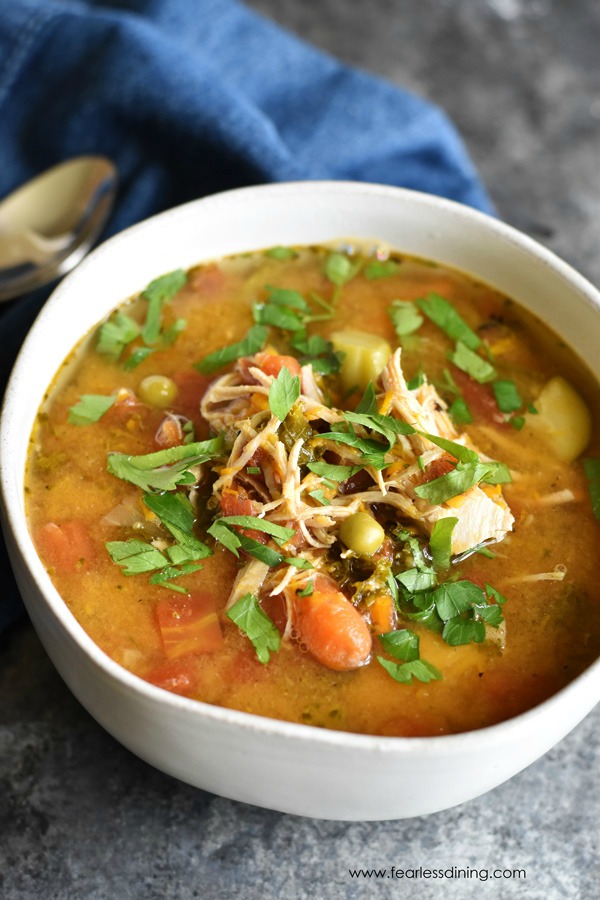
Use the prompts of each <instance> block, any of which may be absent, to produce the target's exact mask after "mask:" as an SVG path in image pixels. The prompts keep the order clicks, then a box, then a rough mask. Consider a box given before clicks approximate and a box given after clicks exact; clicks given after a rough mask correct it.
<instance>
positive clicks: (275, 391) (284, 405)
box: [269, 366, 300, 422]
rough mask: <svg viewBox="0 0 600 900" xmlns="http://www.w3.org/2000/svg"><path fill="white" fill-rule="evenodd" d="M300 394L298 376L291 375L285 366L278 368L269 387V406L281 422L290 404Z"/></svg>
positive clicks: (292, 403)
mask: <svg viewBox="0 0 600 900" xmlns="http://www.w3.org/2000/svg"><path fill="white" fill-rule="evenodd" d="M299 396H300V377H299V376H298V375H291V374H290V372H289V371H288V369H286V367H285V366H282V367H281V369H280V370H279V374H278V375H277V378H274V379H273V381H272V382H271V387H270V388H269V406H270V408H271V412H272V413H273V415H274V416H276V417H277V418H278V419H279V421H280V422H283V420H284V419H285V417H286V416H287V414H288V413H289V411H290V410H291V408H292V406H293V405H294V403H295V402H296V400H297V399H298V397H299Z"/></svg>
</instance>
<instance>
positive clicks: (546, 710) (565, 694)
mask: <svg viewBox="0 0 600 900" xmlns="http://www.w3.org/2000/svg"><path fill="white" fill-rule="evenodd" d="M298 192H300V193H307V192H314V193H316V195H317V196H319V195H326V194H331V193H333V194H355V195H356V194H368V195H370V196H378V195H379V196H386V197H392V198H396V199H397V200H398V201H400V202H408V203H409V204H411V203H412V204H416V205H420V206H423V207H429V208H430V209H431V210H444V211H445V212H446V213H449V214H451V215H453V216H455V217H456V218H457V219H460V220H463V219H471V221H473V222H475V223H479V224H480V225H481V226H482V227H483V228H485V229H486V230H487V231H489V232H491V233H492V234H493V236H494V237H495V238H497V239H499V240H500V241H501V242H506V243H509V244H511V245H513V246H516V247H518V248H520V249H521V250H524V251H525V252H527V253H529V254H530V255H531V256H533V257H535V258H536V259H537V260H538V261H540V262H541V263H543V264H544V265H545V266H546V267H547V268H550V269H552V270H553V272H554V273H555V274H557V275H558V276H559V277H560V278H561V279H562V280H563V281H565V282H566V283H567V284H568V285H569V287H570V288H571V289H575V290H576V291H577V293H578V294H579V295H580V296H581V297H582V299H584V300H585V301H586V302H587V303H588V304H590V305H591V306H592V307H594V309H595V310H596V311H597V312H598V313H600V292H599V291H597V290H596V288H595V287H594V286H593V285H592V284H591V283H590V282H589V281H588V280H587V279H586V278H585V277H584V276H582V275H580V274H579V273H578V272H577V271H576V270H575V269H574V268H572V267H571V266H570V265H569V264H568V263H566V262H565V261H564V260H562V259H561V258H560V257H558V256H557V255H556V254H555V253H553V252H552V251H551V250H549V249H547V248H546V247H544V246H542V245H541V244H539V243H538V242H537V241H535V240H534V239H533V238H530V237H529V236H527V235H525V234H523V233H521V232H520V231H518V230H517V229H516V228H514V227H512V226H510V225H508V224H506V223H504V222H502V221H500V220H499V219H496V218H494V217H493V216H490V215H488V214H486V213H483V212H480V211H479V210H476V209H473V208H471V207H468V206H465V205H463V204H460V203H457V202H455V201H452V200H447V199H446V198H443V197H438V196H436V195H432V194H425V193H422V192H419V191H413V190H409V189H406V188H398V187H393V186H388V185H381V184H370V183H367V182H352V181H300V182H286V183H277V184H263V185H255V186H251V187H243V188H236V189H234V190H229V191H223V192H220V193H218V194H214V195H210V196H208V197H201V198H198V199H195V200H191V201H189V202H187V203H184V204H181V205H179V206H176V207H173V208H171V209H168V210H164V211H163V212H160V213H157V214H156V215H153V216H151V217H149V218H147V219H144V220H143V221H141V222H138V223H136V224H134V225H131V226H130V227H129V228H127V229H125V230H124V231H121V232H119V233H118V234H116V235H114V236H113V237H111V238H109V239H108V240H107V241H105V242H104V243H103V244H101V245H100V246H99V247H97V248H96V249H95V250H94V251H93V252H92V253H90V254H89V256H88V257H86V259H84V260H83V261H82V262H81V263H80V265H79V266H78V267H77V268H76V269H75V270H74V271H73V272H72V273H70V274H69V275H68V276H67V277H66V278H65V279H64V280H63V281H62V282H61V283H60V284H59V285H58V286H57V287H56V288H55V290H54V291H53V292H52V294H51V296H50V298H49V299H48V300H47V301H46V303H45V304H44V306H43V308H42V310H41V312H40V313H39V315H38V316H37V318H36V320H35V322H34V324H33V326H32V328H31V329H30V331H29V334H28V335H27V337H26V339H25V341H24V343H23V345H22V347H21V349H20V351H19V354H18V356H17V359H16V362H15V364H14V367H13V370H12V372H11V375H10V378H9V382H8V385H7V388H6V393H5V397H4V402H3V406H2V410H1V413H0V500H1V506H2V512H3V515H4V518H5V520H6V524H7V525H8V527H9V528H10V532H11V534H12V536H13V538H14V541H15V543H16V545H17V548H18V551H19V553H20V555H21V558H22V560H23V561H24V562H25V564H26V566H27V569H28V572H29V574H30V576H31V577H32V579H33V581H34V582H35V586H36V588H37V590H38V593H39V596H40V599H41V600H42V601H43V604H44V605H45V606H46V607H48V608H49V610H50V612H51V613H52V615H53V616H54V617H55V618H56V619H58V621H59V623H60V625H61V626H62V628H63V629H64V630H65V631H66V633H67V635H68V637H69V638H70V640H71V641H72V642H73V643H74V644H76V645H77V646H78V648H79V649H80V651H82V653H83V654H84V655H85V656H86V657H87V659H88V660H89V661H90V662H91V663H92V664H93V666H94V668H95V669H96V670H99V671H100V672H102V674H103V675H104V676H107V677H108V678H109V679H110V680H111V681H113V682H115V683H116V684H118V685H120V686H121V687H122V688H123V689H124V690H126V691H129V692H133V693H136V694H139V695H141V697H142V698H143V699H144V700H146V701H148V702H150V703H154V704H159V705H166V706H167V707H168V708H169V709H170V710H172V711H173V712H181V713H183V714H185V715H189V716H193V717H196V718H198V719H200V720H203V719H209V720H212V721H213V722H216V723H219V724H221V725H223V726H231V727H235V728H238V729H242V730H243V731H246V732H254V733H256V734H258V733H261V734H263V735H265V736H270V737H272V738H279V739H289V740H294V741H298V740H300V741H301V742H303V743H305V744H306V743H310V744H316V745H319V746H321V747H341V746H343V747H345V748H347V749H350V750H355V751H357V752H360V751H371V752H372V751H377V752H378V753H380V754H382V755H389V754H394V755H399V756H404V755H406V754H412V753H413V752H418V753H419V754H422V755H423V756H425V757H432V756H433V757H435V756H448V755H458V754H462V753H464V752H465V751H466V750H469V749H474V748H475V747H477V748H478V749H483V748H485V747H486V746H489V745H491V744H493V745H495V746H497V745H498V744H503V743H508V742H510V741H511V740H513V736H514V732H515V731H517V730H518V731H521V730H522V729H524V728H525V729H528V728H533V727H534V723H535V722H536V721H537V720H538V719H539V718H540V716H544V717H546V716H551V715H552V714H553V712H554V710H555V708H558V707H562V706H565V705H568V704H569V703H570V701H571V698H572V697H574V695H576V694H579V692H580V691H581V689H582V687H583V686H584V685H588V684H589V685H592V684H593V683H597V686H598V690H597V691H596V693H597V694H598V696H599V698H600V658H599V659H597V660H596V661H595V662H593V663H592V664H591V665H590V666H588V667H587V668H586V669H585V670H584V671H583V672H582V673H580V674H579V675H578V676H577V677H576V678H575V679H573V680H572V681H571V682H569V683H568V684H567V685H565V686H564V687H563V688H561V689H560V690H559V691H557V692H556V693H554V694H552V695H551V696H550V697H549V698H547V699H546V700H544V701H542V702H541V703H539V704H537V705H536V706H534V707H532V708H531V709H529V710H526V711H525V712H523V713H520V714H519V715H517V716H513V717H511V718H510V719H506V720H504V721H502V722H499V723H497V724H494V725H489V726H485V727H483V728H479V729H475V730H471V731H466V732H459V733H456V734H449V735H436V736H427V737H394V736H385V735H370V734H359V733H354V732H349V731H341V730H340V731H338V730H332V729H324V728H318V727H316V726H312V725H305V724H300V723H295V722H288V721H284V720H279V719H272V718H269V717H266V716H261V715H258V714H254V713H247V712H243V711H240V710H235V709H229V708H227V707H221V706H216V705H213V704H210V703H206V702H204V701H200V700H194V699H191V698H187V697H183V696H180V695H178V694H174V693H172V692H170V691H167V690H164V689H162V688H159V687H157V686H155V685H153V684H150V683H149V682H147V681H145V680H144V679H143V678H141V677H139V676H137V675H134V674H133V673H132V672H130V671H129V670H127V669H125V668H124V667H123V666H121V665H120V664H119V663H117V662H115V661H114V660H113V659H112V658H111V657H110V656H108V654H107V653H105V652H104V651H103V650H101V648H100V647H99V646H98V645H97V644H96V643H95V642H94V641H93V640H92V638H91V637H90V636H89V635H88V634H87V632H86V631H85V629H84V628H83V626H82V625H80V624H79V622H78V621H77V619H76V618H75V616H74V615H73V613H72V612H71V611H70V609H69V608H68V606H67V604H66V603H65V601H64V600H63V599H62V597H61V596H60V594H59V593H58V591H57V589H56V588H55V587H54V584H53V583H52V581H51V580H50V576H49V575H48V572H47V571H46V569H45V568H44V566H43V564H42V562H41V559H40V558H39V556H38V554H37V550H36V548H35V545H34V543H33V539H32V537H31V535H30V533H29V530H28V528H27V520H26V516H25V514H24V512H23V514H21V510H20V506H19V504H18V503H15V502H14V501H15V498H16V491H17V489H16V487H15V484H14V476H13V474H12V473H11V460H12V457H13V450H12V446H11V438H12V437H13V436H12V435H11V425H10V422H11V418H12V417H11V410H12V409H13V408H14V404H15V403H17V402H18V398H19V394H20V392H21V390H22V384H23V383H24V384H26V383H27V382H26V378H24V376H25V369H26V366H27V364H28V358H29V354H30V347H33V346H34V342H35V340H36V338H37V335H38V334H40V333H41V332H42V330H43V329H44V327H45V324H46V321H47V320H49V319H50V320H51V319H52V318H54V317H55V315H56V313H55V310H57V311H58V310H60V306H61V304H62V302H63V296H65V295H66V296H67V297H68V295H69V294H71V293H72V290H73V289H74V288H76V286H77V282H78V280H79V279H80V278H82V277H83V276H85V273H86V272H87V270H88V268H90V267H92V266H96V265H97V264H98V262H99V261H101V260H102V259H103V258H104V257H106V256H107V255H109V254H110V253H111V251H112V249H113V247H115V246H116V245H117V244H121V243H122V242H123V241H126V240H128V239H130V238H131V237H134V236H135V237H138V236H140V235H143V234H144V232H145V231H148V230H150V229H155V228H157V227H160V226H162V225H164V224H165V223H166V222H167V221H168V220H173V219H174V218H180V217H182V218H185V217H187V216H193V214H194V212H195V210H196V209H197V208H198V207H200V206H201V207H202V208H203V209H207V208H208V209H210V207H215V206H220V205H223V204H234V205H235V204H237V203H240V202H241V203H253V202H255V200H256V196H257V195H260V196H263V197H278V196H282V197H287V196H293V195H296V194H297V193H298ZM340 237H342V238H343V236H340ZM250 243H251V242H250ZM251 249H260V248H254V247H251ZM398 250H399V251H401V248H398ZM199 256H201V254H199ZM207 261H209V259H208V258H207V259H199V261H198V263H199V264H200V263H203V262H207ZM157 274H160V273H157ZM111 308H112V307H111ZM107 312H108V310H107ZM92 327H93V326H92ZM20 437H21V440H23V436H22V435H21V436H20ZM26 439H27V440H29V434H28V435H27V436H26ZM20 475H21V476H22V473H20ZM21 490H22V485H21ZM580 718H581V717H580Z"/></svg>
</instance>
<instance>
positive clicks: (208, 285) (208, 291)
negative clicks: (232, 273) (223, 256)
mask: <svg viewBox="0 0 600 900" xmlns="http://www.w3.org/2000/svg"><path fill="white" fill-rule="evenodd" d="M226 281H227V276H226V275H225V273H224V272H222V271H221V269H220V268H219V267H218V265H217V264H216V263H210V264H209V265H208V266H202V268H200V269H196V271H195V272H193V273H192V275H191V277H190V280H189V285H190V287H191V288H193V290H194V293H195V294H202V296H203V297H211V296H212V295H213V294H217V293H218V292H219V291H221V290H222V289H223V287H224V286H225V283H226Z"/></svg>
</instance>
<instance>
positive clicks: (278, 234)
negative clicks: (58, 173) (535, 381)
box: [0, 182, 600, 820]
mask: <svg viewBox="0 0 600 900" xmlns="http://www.w3.org/2000/svg"><path fill="white" fill-rule="evenodd" d="M343 237H352V238H374V239H377V240H378V241H385V242H388V243H389V244H390V245H392V246H393V247H394V248H397V249H398V250H400V251H404V252H406V253H410V254H415V255H418V256H424V257H430V258H433V259H436V260H438V261H440V262H443V263H447V264H449V265H451V266H454V267H456V268H459V269H463V270H465V271H467V272H471V273H472V274H473V275H474V276H475V277H477V278H479V279H482V280H483V281H485V282H488V283H489V284H491V285H493V286H494V287H496V288H498V289H499V290H501V291H503V292H505V293H506V294H508V295H510V296H511V297H514V298H515V299H517V300H518V301H520V302H521V303H522V304H523V305H525V306H526V307H528V308H529V309H531V310H532V311H533V312H534V313H536V314H537V315H538V316H539V317H540V318H541V319H543V320H545V321H546V322H547V323H548V324H550V325H551V326H552V327H553V328H554V329H555V330H556V331H557V332H559V333H560V334H561V335H563V337H564V338H565V340H567V341H568V342H569V343H570V344H571V345H572V346H574V347H575V348H576V349H577V351H578V353H579V355H580V356H581V357H583V359H584V360H586V361H587V363H588V365H589V366H590V368H591V369H592V370H595V375H596V377H598V378H600V368H599V366H600V357H599V354H598V352H597V349H598V334H599V327H600V294H598V292H597V291H596V290H595V289H594V288H593V287H592V286H591V285H590V284H589V283H587V282H586V281H585V280H584V279H583V278H582V277H581V276H579V275H578V274H577V273H576V272H574V271H573V270H572V269H571V268H569V266H567V265H566V264H565V263H563V262H561V260H559V259H558V258H557V257H555V256H554V255H553V254H551V253H550V252H548V251H547V250H545V249H544V248H543V247H541V246H539V245H538V244H536V243H535V242H534V241H532V240H530V239H529V238H527V237H525V236H524V235H522V234H520V233H518V232H517V231H515V230H514V229H511V228H509V227H507V226H506V225H503V224H502V223H501V222H497V221H495V220H494V219H491V218H489V217H487V216H484V215H482V214H480V213H477V212H474V211H473V210H471V209H468V208H467V207H464V206H459V205H457V204H455V203H451V202H448V201H445V200H440V199H438V198H435V197H431V196H426V195H422V194H417V193H414V192H411V191H404V190H399V189H395V188H389V187H382V186H377V185H366V184H349V183H340V182H331V183H329V182H322V183H299V184H286V185H273V186H264V187H256V188H247V189H243V190H238V191H232V192H230V193H226V194H221V195H217V196H214V197H210V198H208V199H204V200H199V201H196V202H193V203H189V204H187V205H185V206H182V207H179V208H177V209H174V210H171V211H169V212H166V213H163V214H162V215H159V216H156V217H155V218H153V219H150V220H148V221H146V222H143V223H141V224H140V225H136V226H135V227H133V228H130V229H129V230H128V231H125V232H124V233H123V234H120V235H118V236H117V237H115V238H113V239H112V240H110V241H108V242H107V243H105V244H104V245H103V246H101V247H100V248H99V249H98V250H96V251H95V252H94V253H93V254H91V256H89V257H88V259H86V260H85V261H84V262H83V263H82V264H81V265H80V266H79V268H78V269H77V270H76V271H75V272H74V273H72V274H71V275H70V276H69V277H68V278H66V279H65V280H64V281H63V282H62V284H61V285H60V286H59V287H58V288H57V290H56V291H55V292H54V294H53V296H52V298H51V299H50V300H49V301H48V303H47V304H46V306H45V307H44V310H43V311H42V313H41V315H40V316H39V318H38V320H37V321H36V323H35V325H34V327H33V329H32V331H31V333H30V335H29V337H28V338H27V341H26V343H25V345H24V347H23V349H22V351H21V354H20V356H19V359H18V361H17V364H16V366H15V370H14V372H13V375H12V378H11V381H10V385H9V387H8V391H7V395H6V401H5V408H4V412H3V419H2V426H1V430H0V471H1V478H2V500H3V503H2V524H3V527H4V530H5V534H6V539H7V542H8V547H9V552H10V555H11V558H12V560H13V566H14V569H15V573H16V577H17V580H18V583H19V586H20V589H21V592H22V595H23V599H24V600H25V603H26V606H27V609H28V612H29V614H30V616H31V619H32V620H33V623H34V625H35V628H36V630H37V632H38V634H39V636H40V638H41V640H42V642H43V643H44V646H45V647H46V650H47V651H48V653H49V655H50V657H51V659H52V660H53V662H54V664H55V666H56V668H57V669H58V671H59V672H60V674H61V675H62V677H63V678H64V680H65V681H66V683H67V684H68V686H69V687H70V689H71V690H72V691H73V693H74V694H75V695H76V696H77V697H78V698H79V700H80V701H81V703H82V704H83V705H84V706H85V707H86V708H87V709H88V710H89V711H90V713H91V714H92V715H93V716H94V717H95V718H96V719H97V720H98V722H100V724H101V725H103V726H104V728H106V729H107V730H108V731H109V732H110V733H111V734H113V735H114V736H115V737H116V738H117V739H118V740H119V741H121V742H122V743H123V744H124V745H125V746H126V747H129V749H130V750H132V751H133V752H134V753H136V754H137V755H138V756H140V757H142V758H143V759H145V760H147V761H148V762H150V763H151V764H152V765H155V766H157V767H158V768H159V769H162V770H163V771H165V772H168V773H169V774H171V775H174V776H176V777H177V778H180V779H182V780H183V781H186V782H189V783H190V784H193V785H197V786H198V787H201V788H204V789H206V790H209V791H213V792H215V793H217V794H221V795H223V796H226V797H231V798H233V799H236V800H242V801H245V802H248V803H254V804H256V805H258V806H265V807H268V808H271V809H277V810H282V811H284V812H290V813H296V814H299V815H305V816H316V817H320V818H328V819H344V820H357V819H391V818H403V817H408V816H416V815H423V814H426V813H431V812H435V811H437V810H441V809H445V808H447V807H450V806H454V805H456V804H458V803H461V802H463V801H465V800H468V799H471V798H472V797H476V796H478V795H479V794H482V793H484V792H485V791H488V790H490V789H491V788H493V787H495V786H496V785H498V784H500V783H501V782H503V781H505V780H506V779H508V778H510V777H511V776H512V775H514V774H516V773H517V772H519V771H520V770H521V769H523V768H524V767H525V766H527V765H529V764H530V763H532V762H533V761H534V760H536V759H537V758H538V757H539V756H541V755H542V754H543V753H545V752H546V751H547V750H548V749H549V748H550V747H552V746H553V745H554V744H555V743H556V742H557V741H559V740H560V739H561V738H563V737H564V736H565V735H566V734H567V733H568V732H569V731H570V730H571V729H572V728H573V727H574V726H575V725H576V724H577V723H578V722H579V721H580V720H581V719H582V718H583V717H584V716H585V715H586V714H587V713H588V712H589V711H590V710H591V709H592V707H593V706H594V704H595V703H596V702H597V701H598V699H599V698H600V661H599V662H596V663H595V664H594V665H593V666H591V667H590V668H589V669H588V670H587V671H586V672H584V673H583V674H582V675H581V676H580V677H579V678H577V679H576V680H575V681H574V682H572V683H571V684H570V685H568V686H567V687H566V688H565V689H563V690H562V691H560V692H559V693H558V694H556V695H555V696H554V697H552V698H551V699H550V700H548V701H546V702H545V703H542V704H541V705H540V706H537V707H536V708H534V709H532V710H530V711H529V712H527V713H525V714H523V715H520V716H517V717H516V718H514V719H511V720H509V721H507V722H504V723H502V724H500V725H495V726H493V727H491V728H484V729H481V730H479V731H474V732H469V733H466V734H459V735H452V736H449V737H437V738H394V737H370V736H365V735H356V734H345V733H340V732H333V731H325V730H321V729H317V728H312V727H309V726H305V725H293V724H290V723H287V722H278V721H275V720H272V719H265V718H260V717H257V716H252V715H249V714H246V713H241V712H236V711H232V710H229V709H220V708H218V707H214V706H209V705H207V704H204V703H197V702H195V701H193V700H188V699H186V698H182V697H179V696H176V695H175V694H171V693H168V692H166V691H163V690H160V689H159V688H156V687H154V686H153V685H151V684H148V683H146V682H144V681H142V680H141V679H139V678H137V677H135V676H134V675H131V674H130V673H129V672H127V671H126V670H125V669H122V668H121V667H120V666H118V665H117V664H116V663H115V662H113V661H112V660H111V659H109V658H108V656H106V655H105V654H104V653H103V652H102V651H101V650H100V649H99V648H98V647H97V646H96V645H95V644H94V643H93V641H92V640H91V639H90V638H89V637H88V636H87V634H86V633H85V632H84V631H83V629H82V628H81V627H80V625H79V624H78V623H77V621H76V620H75V619H74V618H73V616H72V614H71V613H70V612H69V610H68V609H67V607H66V605H65V604H64V603H63V601H62V600H61V598H60V596H59V595H58V593H57V592H56V590H55V589H54V587H53V585H52V583H51V581H50V579H49V577H48V575H47V573H46V571H45V569H44V567H43V565H42V563H41V562H40V560H39V558H38V556H37V553H36V551H35V548H34V546H33V543H32V541H31V538H30V536H29V532H28V530H27V523H26V520H25V510H24V498H23V475H24V468H25V460H26V454H27V444H28V438H29V435H30V432H31V429H32V426H33V422H34V418H35V415H36V412H37V409H38V407H39V405H40V403H41V401H42V397H43V395H44V392H45V390H46V388H47V386H48V384H49V383H50V381H51V380H52V378H53V376H54V374H55V372H56V370H57V369H58V367H59V365H60V364H61V362H62V361H63V359H64V357H65V356H66V355H67V354H68V353H69V351H70V350H71V348H72V347H73V346H74V344H75V343H76V342H77V341H78V340H79V338H80V337H81V336H82V335H83V334H85V333H86V332H87V331H89V329H90V328H91V327H92V326H93V325H94V324H95V323H96V322H97V321H98V320H100V319H101V318H103V317H104V316H105V315H106V314H107V313H108V311H109V310H110V309H111V308H112V307H114V306H115V305H117V304H118V303H120V302H121V301H122V300H123V299H124V298H126V297H128V296H129V295H131V294H134V293H136V292H137V291H139V290H140V289H141V288H143V287H144V286H145V285H146V284H147V283H148V282H149V281H150V280H151V279H152V278H154V277H156V276H158V275H161V274H163V273H164V272H168V271H170V270H172V269H174V268H177V267H183V268H187V267H189V266H191V265H193V264H194V263H198V262H201V261H203V260H209V259H213V258H218V257H221V256H224V255H227V254H231V253H238V252H240V251H246V250H253V249H260V248H262V247H267V246H272V245H275V244H308V243H319V242H324V241H329V240H332V239H336V238H343ZM459 773H464V775H465V777H464V778H461V777H460V775H459ZM457 775H459V777H457Z"/></svg>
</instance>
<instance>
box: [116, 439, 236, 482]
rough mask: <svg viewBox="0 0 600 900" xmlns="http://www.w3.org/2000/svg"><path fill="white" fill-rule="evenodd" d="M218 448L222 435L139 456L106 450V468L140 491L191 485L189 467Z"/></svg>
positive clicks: (211, 455) (208, 456) (220, 448)
mask: <svg viewBox="0 0 600 900" xmlns="http://www.w3.org/2000/svg"><path fill="white" fill-rule="evenodd" d="M222 450H223V438H222V437H218V438H213V439H212V440H209V441H201V442H199V443H198V442H194V443H191V444H183V445H181V446H179V447H170V448H169V449H167V450H158V451H157V452H156V453H146V454H143V455H142V456H129V455H128V454H126V453H109V454H108V471H109V472H110V473H111V474H112V475H116V476H117V478H121V479H122V480H123V481H130V482H131V483H132V484H136V485H137V486H138V487H141V488H143V489H144V490H158V491H172V490H175V488H176V487H177V486H178V485H180V484H194V482H195V481H196V477H195V475H194V474H193V473H192V472H191V471H190V469H191V468H193V467H194V466H198V465H200V464H201V463H204V462H207V461H208V460H209V459H212V458H213V457H215V456H219V454H220V453H221V452H222Z"/></svg>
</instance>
